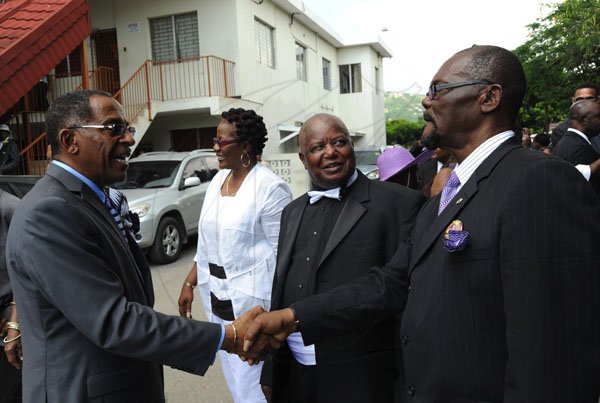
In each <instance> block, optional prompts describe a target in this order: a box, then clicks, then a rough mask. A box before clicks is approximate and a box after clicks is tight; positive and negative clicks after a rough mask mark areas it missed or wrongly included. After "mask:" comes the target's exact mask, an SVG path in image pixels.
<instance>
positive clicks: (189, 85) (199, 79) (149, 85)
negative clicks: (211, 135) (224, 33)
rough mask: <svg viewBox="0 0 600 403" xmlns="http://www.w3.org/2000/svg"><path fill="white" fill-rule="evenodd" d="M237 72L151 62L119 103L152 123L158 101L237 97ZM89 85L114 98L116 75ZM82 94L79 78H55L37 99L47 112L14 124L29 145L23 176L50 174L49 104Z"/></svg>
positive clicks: (101, 75)
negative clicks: (71, 94)
mask: <svg viewBox="0 0 600 403" xmlns="http://www.w3.org/2000/svg"><path fill="white" fill-rule="evenodd" d="M234 67H235V63H233V62H231V61H229V60H225V59H222V58H220V57H216V56H200V57H193V58H187V59H178V60H172V61H160V62H158V61H152V60H146V61H145V62H144V63H142V65H141V66H140V67H139V68H138V69H137V70H136V72H135V73H134V74H133V75H132V76H131V77H130V78H129V80H127V81H126V82H125V83H124V84H123V86H122V87H121V88H120V89H119V90H118V91H117V92H116V94H115V98H116V99H117V100H118V101H119V102H120V103H121V105H122V106H123V109H124V114H125V118H126V119H127V120H128V121H129V122H133V121H134V120H135V119H136V118H137V117H138V116H139V115H140V114H141V113H142V112H144V111H145V110H147V112H148V119H149V120H152V111H151V101H153V100H156V101H169V100H175V99H185V98H198V97H210V96H222V97H231V96H234V95H235V76H234ZM89 84H90V88H92V89H101V90H104V91H107V92H110V93H113V92H114V90H115V88H114V85H115V84H114V70H113V69H110V68H107V67H99V68H97V69H96V70H94V71H92V72H90V76H89ZM81 89H82V77H81V76H80V75H79V76H68V75H51V76H49V88H48V89H47V91H46V90H44V91H38V92H37V93H36V95H35V98H36V99H37V102H36V105H35V107H34V109H37V110H40V111H44V112H21V113H19V114H17V115H16V116H15V117H14V118H13V119H12V120H11V121H10V122H9V124H10V125H11V126H12V127H15V126H17V127H18V130H17V133H14V130H13V134H15V136H16V137H17V138H20V139H21V144H27V146H26V147H24V148H23V150H22V151H21V152H20V156H21V162H20V165H19V170H18V171H19V174H25V173H28V174H31V175H43V174H44V173H45V172H46V166H47V165H48V160H47V158H46V150H47V147H48V139H47V137H46V133H44V121H45V110H46V109H47V108H48V103H52V102H53V101H54V100H55V99H56V98H58V97H59V96H61V95H63V94H66V93H67V92H71V91H75V90H81ZM32 106H33V105H32ZM30 109H31V108H30ZM23 139H26V141H25V142H24V141H23Z"/></svg>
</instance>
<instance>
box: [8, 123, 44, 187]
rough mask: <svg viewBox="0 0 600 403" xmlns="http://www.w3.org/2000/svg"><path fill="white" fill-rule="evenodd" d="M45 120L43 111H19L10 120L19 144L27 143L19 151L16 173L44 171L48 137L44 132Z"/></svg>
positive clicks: (40, 172)
mask: <svg viewBox="0 0 600 403" xmlns="http://www.w3.org/2000/svg"><path fill="white" fill-rule="evenodd" d="M45 121H46V113H45V112H20V113H18V114H17V115H16V116H15V117H14V118H13V119H12V120H11V121H10V125H11V128H12V132H13V136H15V138H17V139H20V140H21V141H20V142H21V144H27V146H26V147H25V148H23V149H22V150H21V152H20V153H19V156H20V160H19V167H18V169H17V173H18V174H20V175H23V174H29V175H43V174H44V173H45V172H46V166H47V165H48V160H47V157H46V150H47V146H48V139H47V137H46V133H45V132H44V123H45Z"/></svg>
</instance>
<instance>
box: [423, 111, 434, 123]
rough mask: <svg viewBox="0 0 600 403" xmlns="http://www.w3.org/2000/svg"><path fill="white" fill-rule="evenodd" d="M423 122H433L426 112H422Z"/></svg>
mask: <svg viewBox="0 0 600 403" xmlns="http://www.w3.org/2000/svg"><path fill="white" fill-rule="evenodd" d="M423 120H424V121H426V122H431V121H432V120H433V118H432V117H431V115H430V114H429V113H427V112H423Z"/></svg>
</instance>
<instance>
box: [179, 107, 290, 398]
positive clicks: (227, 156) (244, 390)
mask: <svg viewBox="0 0 600 403" xmlns="http://www.w3.org/2000/svg"><path fill="white" fill-rule="evenodd" d="M221 116H222V119H221V121H220V123H219V125H218V127H217V137H216V138H215V139H214V147H213V149H214V151H215V153H216V154H217V159H218V161H219V168H220V171H219V172H218V173H217V174H216V175H215V177H214V178H213V179H212V181H211V183H210V185H209V187H208V190H207V191H206V196H205V199H204V204H203V205H202V212H201V214H200V222H199V228H198V250H197V252H196V257H195V259H194V260H195V262H196V263H195V264H194V266H193V267H192V270H191V271H190V273H189V274H188V276H187V277H186V279H185V281H184V284H183V286H182V289H181V295H180V297H179V313H180V314H181V315H182V316H187V317H191V306H192V300H193V299H194V294H193V288H194V287H196V286H198V289H199V294H200V297H201V299H202V303H203V305H204V308H205V310H206V315H207V317H208V320H211V321H213V322H217V323H225V324H228V323H231V322H232V321H233V320H234V319H235V318H237V317H238V316H239V315H241V314H242V313H243V312H245V311H247V310H248V309H250V308H252V307H253V306H255V305H261V306H262V307H263V308H264V309H265V310H269V307H270V303H271V287H272V283H273V274H274V273H275V264H276V255H277V238H278V236H279V221H280V218H281V211H282V210H283V208H284V207H285V206H286V205H287V204H288V203H289V202H290V201H291V200H292V193H291V191H290V189H289V187H288V185H287V184H286V183H285V182H284V181H283V180H282V179H281V178H279V177H278V176H277V175H275V174H274V173H273V172H272V171H271V170H270V169H268V168H266V167H264V166H263V165H261V164H260V163H258V162H257V156H259V155H261V154H262V150H263V148H264V144H265V142H266V141H267V129H266V127H265V124H264V122H263V119H262V117H261V116H259V115H257V114H256V113H255V112H254V111H253V110H244V109H241V108H238V109H233V108H232V109H230V110H229V111H227V112H223V114H222V115H221ZM219 354H220V356H221V362H222V364H223V372H224V374H225V379H226V381H227V385H228V386H229V390H230V391H231V394H232V396H233V400H234V402H236V403H241V402H244V403H246V402H265V401H266V400H265V397H264V395H263V393H262V391H261V387H260V384H259V381H260V373H261V369H262V364H260V365H255V366H249V365H248V364H247V363H245V362H243V361H241V360H240V359H239V357H238V356H236V355H231V354H227V353H225V354H221V353H219Z"/></svg>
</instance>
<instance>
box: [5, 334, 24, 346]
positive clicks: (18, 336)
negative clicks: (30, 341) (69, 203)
mask: <svg viewBox="0 0 600 403" xmlns="http://www.w3.org/2000/svg"><path fill="white" fill-rule="evenodd" d="M6 337H8V336H6ZM6 337H5V338H4V340H2V341H3V342H4V344H6V343H12V342H13V341H15V340H19V339H20V338H21V333H19V334H18V335H17V336H15V337H13V338H12V339H10V340H7V339H6Z"/></svg>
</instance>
